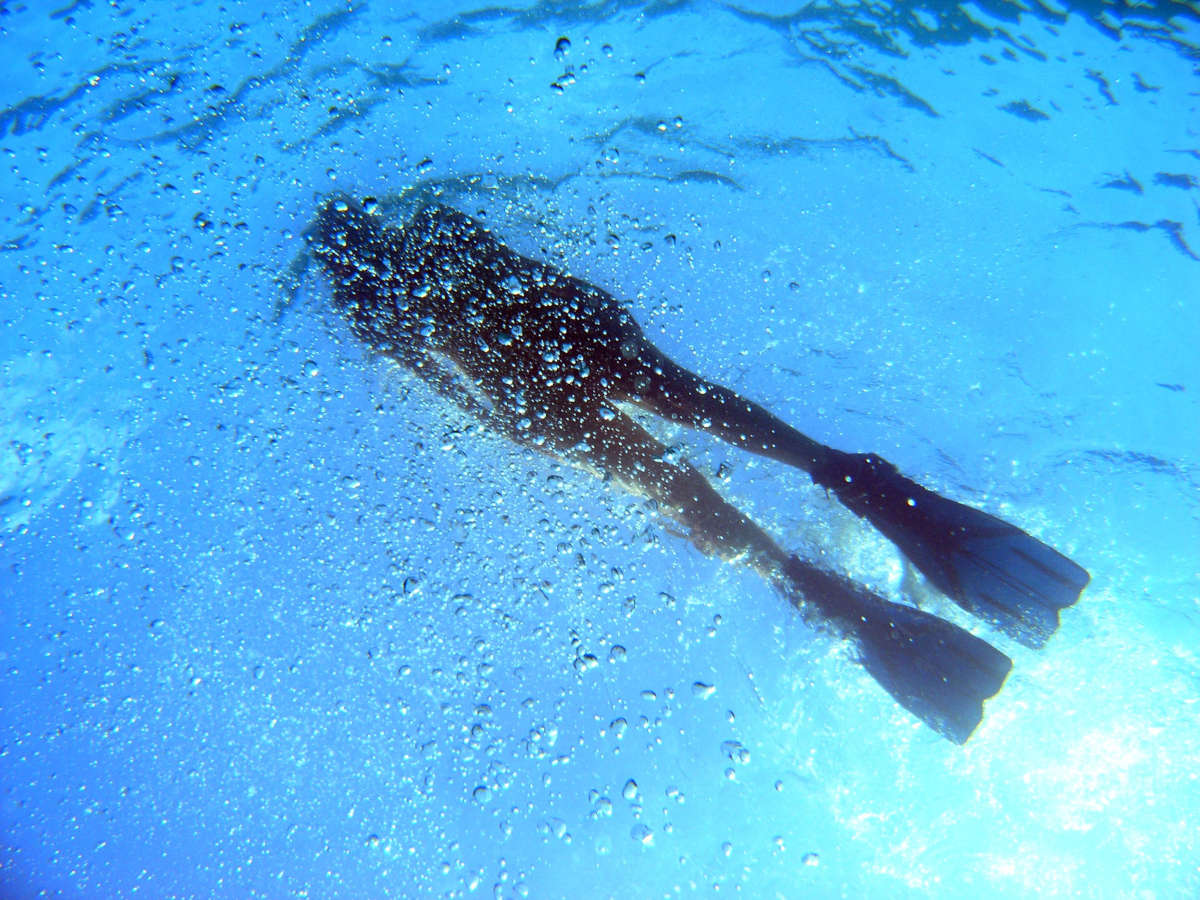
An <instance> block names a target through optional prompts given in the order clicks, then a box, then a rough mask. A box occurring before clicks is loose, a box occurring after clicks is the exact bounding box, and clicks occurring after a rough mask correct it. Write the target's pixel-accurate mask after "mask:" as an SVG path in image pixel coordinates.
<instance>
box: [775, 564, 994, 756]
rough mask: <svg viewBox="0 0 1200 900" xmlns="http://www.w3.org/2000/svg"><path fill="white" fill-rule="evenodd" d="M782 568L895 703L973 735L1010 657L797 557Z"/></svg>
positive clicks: (947, 733)
mask: <svg viewBox="0 0 1200 900" xmlns="http://www.w3.org/2000/svg"><path fill="white" fill-rule="evenodd" d="M784 574H785V575H786V579H787V583H788V584H789V585H790V586H791V587H794V588H795V589H796V591H797V592H798V593H799V595H800V597H801V598H802V599H803V600H804V602H805V604H806V606H808V607H810V608H813V609H814V611H815V612H817V613H818V614H819V615H820V616H821V617H822V618H824V619H825V620H826V621H827V622H829V623H830V624H831V625H832V626H833V627H834V628H835V629H837V630H838V631H840V632H841V633H842V634H843V635H845V636H846V637H847V638H849V639H851V640H853V641H854V642H855V644H856V645H857V648H858V653H859V660H860V662H862V664H863V667H864V668H866V670H867V671H868V672H869V673H870V674H871V677H873V678H874V679H875V680H876V681H877V682H878V683H879V685H880V686H881V687H882V688H883V689H884V690H886V691H887V692H888V693H889V694H891V695H892V697H893V698H894V699H895V700H896V702H897V703H899V704H900V705H901V706H903V707H904V708H905V709H907V710H908V711H909V712H911V713H912V714H913V715H915V716H916V717H917V718H919V719H920V720H921V721H922V722H924V723H925V724H926V725H928V726H929V727H930V728H932V729H933V730H934V731H936V732H937V733H938V734H940V735H942V737H944V738H946V739H948V740H951V741H953V742H954V743H956V744H962V743H964V742H965V741H966V740H967V738H969V737H970V736H971V732H973V731H974V730H975V728H976V727H977V726H978V725H979V723H980V721H981V720H982V719H983V701H985V700H986V699H987V698H989V697H991V696H993V695H994V694H995V693H996V692H997V691H999V690H1000V688H1001V687H1002V686H1003V685H1004V679H1005V678H1006V677H1007V676H1008V672H1009V670H1010V669H1011V668H1012V661H1011V660H1010V659H1009V658H1008V657H1007V656H1005V655H1004V654H1003V653H1001V652H1000V651H999V650H997V649H996V648H994V647H992V646H991V645H990V644H988V643H987V642H986V641H983V640H981V639H980V638H977V637H975V636H974V635H973V634H971V633H970V632H967V631H964V630H963V629H961V628H959V627H958V626H957V625H952V624H951V623H949V622H946V621H944V620H942V619H939V618H937V617H936V616H931V615H930V614H929V613H925V612H922V611H921V610H919V609H913V608H912V607H909V606H902V605H900V604H897V603H889V602H888V601H886V600H884V599H883V598H881V597H877V596H875V595H874V594H872V593H871V592H870V591H868V590H867V589H866V588H864V587H862V586H861V585H857V584H855V583H854V582H852V581H849V580H848V579H846V578H842V577H841V576H838V575H834V574H831V573H829V572H826V571H824V570H822V569H818V568H816V567H814V566H810V565H809V564H807V563H805V562H802V561H801V560H799V559H796V558H795V557H793V558H792V559H791V560H790V561H789V562H788V564H787V566H786V567H785V569H784Z"/></svg>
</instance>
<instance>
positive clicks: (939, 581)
mask: <svg viewBox="0 0 1200 900" xmlns="http://www.w3.org/2000/svg"><path fill="white" fill-rule="evenodd" d="M813 480H814V481H815V482H816V483H817V484H819V485H821V486H822V487H825V488H828V489H829V490H832V491H833V492H834V493H835V494H836V495H837V497H838V499H839V500H840V501H841V502H842V503H843V504H845V506H846V507H847V508H849V509H850V510H852V511H853V512H855V513H856V514H858V515H859V516H864V517H865V518H867V519H868V520H869V521H870V522H871V524H872V525H874V526H875V527H876V528H878V529H879V530H880V531H881V532H882V533H883V534H884V535H886V536H887V537H888V538H889V539H890V540H891V541H892V542H893V543H895V544H896V546H897V547H899V548H900V549H901V550H902V551H903V552H904V555H905V556H907V557H908V558H909V560H911V561H912V563H913V565H915V566H916V567H917V568H918V569H919V570H920V571H921V572H922V573H923V574H924V575H925V577H926V578H928V579H929V580H930V581H931V582H933V584H934V585H935V586H936V587H937V588H938V589H939V590H941V591H942V592H943V593H945V594H946V595H947V596H948V597H950V598H951V599H952V600H953V601H954V602H955V603H957V604H958V605H959V606H961V607H962V608H963V609H965V610H966V611H967V612H969V613H971V614H972V615H975V616H978V617H979V618H981V619H983V620H984V621H985V622H988V623H989V624H991V625H993V626H994V627H996V628H998V629H1000V630H1001V631H1003V632H1004V633H1005V634H1008V635H1009V636H1010V637H1012V638H1014V639H1015V640H1017V641H1019V642H1020V643H1022V644H1024V645H1025V646H1027V647H1033V648H1035V649H1037V648H1040V647H1041V646H1042V645H1043V644H1044V643H1045V642H1046V640H1047V638H1049V637H1050V635H1052V634H1053V633H1054V631H1055V630H1056V629H1057V628H1058V611H1059V610H1061V609H1065V608H1066V607H1068V606H1071V605H1072V604H1073V603H1075V601H1076V600H1078V599H1079V595H1080V593H1081V592H1082V591H1083V589H1084V588H1085V587H1086V586H1087V583H1088V581H1090V580H1091V576H1090V575H1089V574H1088V573H1087V572H1086V571H1085V570H1084V569H1082V568H1081V567H1080V566H1077V565H1076V564H1075V563H1073V562H1072V561H1071V560H1069V559H1067V558H1066V557H1065V556H1063V555H1062V554H1061V553H1059V552H1058V551H1056V550H1054V549H1053V548H1051V547H1048V546H1046V545H1045V544H1043V543H1042V542H1041V541H1039V540H1037V539H1036V538H1034V537H1031V536H1030V535H1028V534H1026V533H1025V532H1024V531H1022V530H1021V529H1020V528H1017V527H1016V526H1015V525H1010V524H1008V523H1007V522H1004V521H1002V520H1000V519H997V518H996V517H995V516H991V515H988V514H987V513H985V512H980V511H979V510H977V509H973V508H971V507H969V506H964V505H962V504H961V503H955V502H954V501H953V500H947V499H946V498H945V497H942V496H940V495H938V494H935V493H934V492H933V491H930V490H927V489H926V488H923V487H921V486H920V485H919V484H916V483H915V482H913V481H910V480H909V479H907V478H905V477H904V476H903V475H901V474H900V473H899V472H898V471H897V470H896V467H895V466H893V465H892V464H891V463H889V462H888V461H887V460H884V459H881V458H880V457H878V456H873V455H866V454H851V453H842V452H840V451H837V450H830V451H829V456H828V457H827V458H826V459H825V460H823V461H822V465H821V466H820V468H819V469H818V470H817V471H816V472H814V475H813Z"/></svg>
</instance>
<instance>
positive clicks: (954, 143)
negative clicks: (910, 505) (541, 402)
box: [0, 0, 1200, 900]
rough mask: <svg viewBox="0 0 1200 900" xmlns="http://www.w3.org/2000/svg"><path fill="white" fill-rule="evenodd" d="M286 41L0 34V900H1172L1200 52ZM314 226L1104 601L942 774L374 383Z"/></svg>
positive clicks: (849, 528)
mask: <svg viewBox="0 0 1200 900" xmlns="http://www.w3.org/2000/svg"><path fill="white" fill-rule="evenodd" d="M57 2H61V3H63V4H68V2H69V0H57ZM269 8H270V10H271V11H270V12H263V9H264V7H263V6H261V5H260V4H256V3H236V2H226V3H222V4H216V3H198V2H191V3H187V2H176V3H171V2H146V3H121V2H117V3H112V4H108V3H93V2H90V0H76V2H74V3H70V4H69V5H64V6H63V7H62V8H51V7H50V6H48V5H46V4H42V3H39V2H34V0H28V2H19V0H18V2H0V47H3V48H4V50H5V52H4V53H3V56H2V58H0V67H2V68H0V72H2V75H3V79H2V82H0V157H2V164H3V172H4V174H3V178H2V180H0V197H2V198H3V201H4V202H3V213H2V214H0V216H2V219H0V425H2V429H0V441H2V444H0V640H2V643H0V659H2V662H3V665H2V667H0V670H2V675H0V726H2V731H0V895H3V896H4V897H5V898H29V897H40V896H50V897H67V898H76V897H78V898H99V897H139V896H140V897H150V898H166V897H230V898H248V897H263V898H284V897H320V898H327V897H328V898H333V897H348V898H375V897H379V898H382V897H459V896H496V897H525V896H528V897H535V898H541V897H551V898H553V897H572V898H591V897H647V898H649V897H664V896H675V895H680V894H683V895H691V894H720V895H727V894H730V893H740V894H741V895H742V896H746V897H755V898H757V897H785V898H791V897H804V898H825V897H853V898H889V900H890V898H905V897H912V898H918V897H920V898H925V897H936V898H957V897H996V898H1021V897H1038V898H1045V897H1052V898H1060V897H1061V898H1067V897H1071V898H1074V897H1097V898H1108V897H1113V898H1117V897H1121V898H1124V897H1138V898H1184V897H1195V896H1198V895H1200V849H1198V846H1200V841H1198V840H1197V832H1196V827H1195V822H1196V817H1197V814H1198V812H1200V780H1198V779H1197V775H1196V759H1197V758H1200V660H1198V657H1197V649H1196V648H1197V647H1198V646H1200V566H1198V562H1197V560H1198V558H1200V555H1198V552H1197V551H1198V549H1200V468H1198V459H1200V411H1198V409H1197V398H1198V397H1200V355H1198V354H1197V353H1196V349H1195V348H1196V345H1197V340H1198V338H1200V304H1197V302H1196V301H1197V297H1200V102H1198V100H1197V97H1198V91H1197V88H1198V86H1200V79H1197V64H1198V63H1197V61H1198V59H1200V22H1198V20H1197V14H1196V12H1195V8H1194V6H1193V7H1190V8H1189V6H1187V5H1185V4H1182V3H1157V4H1151V5H1147V6H1137V7H1134V6H1127V5H1125V4H1101V3H1091V2H1081V3H1078V4H1074V3H1072V2H1070V0H1063V2H1047V3H1040V4H1039V3H1033V4H1025V5H1022V6H1018V5H1017V4H1014V3H1010V2H1001V0H986V2H979V3H971V4H963V5H953V4H947V3H942V2H926V3H916V4H911V5H908V4H905V5H897V6H887V5H883V4H879V3H873V4H865V3H864V4H856V3H846V4H836V3H830V2H825V0H816V2H813V3H807V4H806V3H787V2H783V0H779V2H754V0H746V2H745V3H742V4H722V3H717V2H705V0H693V2H686V0H683V2H671V0H657V2H655V0H649V2H636V0H618V2H603V3H594V4H588V3H582V2H569V0H565V2H553V3H551V2H545V3H541V4H539V5H536V6H534V5H529V6H524V7H522V6H515V5H513V6H508V5H497V6H474V5H472V4H471V3H464V4H455V3H449V2H447V3H440V4H416V3H413V4H411V5H410V6H409V7H404V6H402V5H400V4H388V3H384V2H375V3H371V4H366V3H361V4H357V5H354V6H349V5H347V4H345V3H340V2H337V0H311V2H280V3H275V4H271V5H270V7H269ZM563 37H565V38H567V39H568V42H569V47H568V46H566V44H564V43H563V42H562V41H560V38H563ZM556 45H558V47H559V50H558V53H557V54H556ZM337 189H340V190H351V191H355V192H359V193H364V194H366V193H370V194H374V195H377V196H379V197H381V198H385V199H386V200H388V201H389V202H394V203H395V204H396V208H400V207H401V206H403V204H404V202H405V198H407V197H412V196H414V194H415V193H416V192H421V191H424V192H426V193H428V192H436V191H440V192H441V196H442V199H443V201H444V202H447V203H450V204H452V205H454V206H457V207H458V208H460V209H463V210H465V211H467V212H469V213H471V214H476V215H481V216H483V217H484V218H486V220H487V221H488V223H489V225H490V226H491V227H492V228H493V230H494V231H495V232H496V233H497V234H499V235H501V236H502V237H503V238H504V240H505V241H506V242H507V243H509V244H510V245H511V246H513V247H515V248H517V249H520V250H522V251H523V252H526V253H529V254H532V255H535V256H538V257H539V258H542V259H546V260H549V261H551V262H553V263H554V264H556V265H558V266H561V267H563V268H565V269H568V270H570V271H571V272H573V273H575V274H577V275H580V276H581V277H585V278H587V279H588V280H591V281H593V282H595V283H597V284H599V285H602V286H604V287H605V288H607V289H609V290H610V291H612V292H613V293H614V294H615V295H617V296H619V297H621V298H623V299H624V300H626V301H627V302H628V303H629V305H630V307H631V309H632V310H633V312H634V313H635V315H636V316H637V318H638V319H639V321H641V322H642V323H643V325H644V326H645V328H646V331H647V333H648V334H649V335H650V336H651V337H652V338H653V339H654V340H655V341H656V342H657V343H659V345H660V346H662V347H663V348H664V349H666V350H667V351H668V352H670V353H671V354H672V355H674V356H675V357H676V358H678V359H679V360H680V361H681V362H684V363H685V364H687V365H689V366H691V367H693V368H695V369H697V370H699V371H702V372H703V373H705V374H706V375H708V376H710V377H712V378H714V379H717V380H720V381H723V382H725V383H727V384H729V385H731V386H732V387H734V388H736V389H738V390H739V391H741V392H743V393H746V394H748V395H750V396H753V397H755V398H757V399H759V400H760V401H762V402H764V403H766V404H767V405H768V406H769V407H771V409H772V410H774V411H775V412H776V413H778V414H779V415H781V416H783V417H784V418H786V419H787V420H789V421H790V422H792V423H793V424H795V425H797V426H798V427H800V428H801V429H802V430H805V431H807V432H809V433H811V434H813V435H814V436H815V437H818V438H820V439H822V440H824V441H827V442H829V443H833V444H835V445H837V446H840V447H842V448H844V449H848V450H873V451H878V452H881V453H883V454H884V455H885V456H887V457H888V458H890V459H892V460H893V461H894V462H895V463H897V464H898V465H899V466H900V467H901V468H902V469H903V470H904V471H906V472H908V473H909V474H911V475H913V476H915V477H918V478H919V479H921V480H922V481H923V482H924V483H926V484H928V485H929V486H931V487H933V488H934V489H936V490H939V491H942V492H944V493H946V494H947V495H949V496H952V497H954V498H956V499H959V500H962V501H965V502H969V503H972V504H974V505H977V506H980V507H982V508H985V509H987V510H989V511H991V512H993V513H997V514H1000V515H1002V516H1004V517H1005V518H1007V519H1009V520H1011V521H1013V522H1015V523H1017V524H1019V525H1021V526H1022V527H1024V528H1026V529H1028V530H1030V531H1031V532H1033V533H1035V534H1037V535H1038V536H1039V537H1041V538H1043V539H1045V540H1047V541H1048V542H1050V543H1052V544H1054V545H1055V546H1057V547H1059V548H1060V549H1062V550H1063V551H1064V552H1066V553H1068V554H1069V555H1071V556H1072V557H1073V558H1075V559H1077V560H1078V561H1079V562H1080V563H1081V564H1083V565H1084V566H1086V567H1087V568H1088V569H1089V570H1090V571H1091V573H1092V575H1093V581H1092V584H1091V586H1090V587H1089V589H1088V590H1087V591H1086V592H1085V594H1084V597H1083V599H1082V601H1081V602H1080V604H1079V605H1078V606H1077V607H1076V608H1074V609H1072V610H1069V611H1067V612H1066V613H1065V614H1064V616H1063V624H1062V628H1061V630H1060V632H1059V634H1058V635H1057V636H1056V637H1055V638H1054V639H1053V640H1052V641H1051V642H1050V643H1049V644H1048V645H1047V647H1046V648H1045V649H1044V650H1043V651H1041V652H1033V651H1030V650H1026V649H1024V648H1022V647H1020V646H1018V645H1015V644H1013V643H1012V642H1011V641H1007V640H1006V639H1004V638H1003V637H1002V636H1000V635H997V634H996V633H994V632H988V631H986V630H983V631H981V632H980V633H981V634H982V635H983V636H985V637H987V638H988V639H989V640H991V641H993V642H994V643H996V644H997V646H999V647H1000V648H1001V649H1003V650H1004V651H1005V652H1006V653H1008V654H1009V655H1010V656H1012V657H1013V659H1014V661H1015V665H1016V668H1015V670H1014V673H1013V675H1012V676H1011V677H1010V678H1009V681H1008V683H1007V685H1006V687H1005V688H1004V690H1003V691H1002V692H1001V693H1000V694H999V695H998V696H997V697H996V698H995V699H994V700H992V701H991V702H990V703H989V704H988V707H987V715H986V718H985V720H984V723H983V725H982V726H981V728H980V729H979V731H978V732H977V733H976V734H975V736H974V737H973V738H972V740H971V741H970V742H969V743H968V744H967V745H966V746H964V747H957V746H954V745H952V744H950V743H948V742H946V741H943V740H942V739H940V738H938V737H937V735H936V734H934V733H933V732H932V731H931V730H929V729H928V728H926V727H924V726H922V725H921V724H920V723H918V722H917V721H916V720H915V719H913V718H912V717H911V716H910V715H909V714H908V713H906V712H905V711H904V710H903V709H901V708H900V707H898V706H897V705H896V704H895V703H893V702H892V700H891V699H890V698H889V697H888V696H887V695H886V694H885V693H884V692H883V691H882V690H880V689H879V688H878V687H877V686H876V685H875V684H874V683H873V682H872V681H871V680H870V678H869V677H868V676H867V675H866V674H864V673H863V671H862V670H861V669H860V668H859V667H858V666H857V665H856V664H855V663H854V661H853V659H852V658H851V656H850V654H849V653H848V652H847V651H846V649H845V648H843V647H840V646H839V645H838V643H837V642H836V641H834V640H832V639H831V638H829V637H827V636H824V635H820V634H816V633H814V632H813V631H811V630H810V629H809V628H808V627H807V626H806V625H805V624H804V623H803V622H802V621H800V619H799V617H798V616H796V615H795V613H794V611H793V610H791V609H790V608H788V607H787V605H786V604H785V603H784V602H783V601H782V600H781V599H780V598H779V597H778V596H776V595H775V594H774V593H773V592H772V591H771V590H770V588H769V587H767V586H766V585H765V584H763V583H762V582H761V581H759V580H758V579H757V577H756V576H754V575H753V574H751V573H749V572H748V571H745V570H740V569H737V568H735V567H731V566H727V565H722V564H720V563H718V562H716V561H713V560H710V559H707V558H704V557H702V556H700V555H699V554H698V553H697V552H696V551H695V550H693V549H692V548H691V547H690V546H689V545H687V544H686V543H685V542H683V541H681V540H679V539H678V538H677V537H675V536H673V535H672V534H671V533H670V531H669V529H666V528H664V527H663V525H662V524H661V523H660V522H659V521H658V520H657V519H655V517H654V516H653V514H652V512H651V511H650V510H648V509H647V508H646V507H645V505H644V504H643V503H642V502H641V501H638V500H637V499H635V498H632V497H625V496H621V495H619V494H617V493H616V492H615V491H614V490H612V489H610V488H609V487H608V486H606V485H604V484H603V483H601V482H600V481H598V480H595V479H593V478H592V477H591V476H589V475H588V474H586V473H583V472H579V471H576V470H573V469H570V468H567V467H564V466H561V465H558V464H556V463H554V462H552V461H551V460H549V459H546V458H542V457H538V456H534V455H530V454H529V453H527V452H526V451H523V450H520V449H518V448H516V447H512V446H509V445H507V444H506V443H504V442H503V441H502V440H501V439H500V438H498V437H495V436H492V435H488V434H480V433H478V430H477V429H476V428H474V427H473V426H472V424H471V423H470V422H469V421H467V420H466V419H464V418H463V417H462V416H461V415H459V414H458V413H456V412H454V411H452V410H450V409H448V408H447V407H446V406H445V405H444V403H443V402H442V401H440V400H439V399H438V398H437V397H435V396H434V395H433V394H432V393H431V392H430V391H429V390H428V389H427V388H425V387H423V386H422V385H421V384H420V383H418V382H415V381H413V380H412V379H411V378H409V377H407V376H405V375H403V374H402V373H399V372H396V371H393V370H391V369H389V368H388V367H387V365H385V364H384V363H383V362H381V361H380V360H378V359H372V358H370V357H368V356H366V355H365V354H364V353H363V352H362V350H361V349H360V348H359V347H358V346H357V345H356V344H355V342H354V340H353V338H352V337H351V335H350V333H349V330H348V328H347V327H346V326H345V324H344V323H342V322H340V321H339V320H338V319H337V318H336V317H335V316H334V315H333V314H332V312H331V311H330V309H329V288H328V285H327V284H326V283H325V282H323V281H322V280H321V278H320V277H319V276H318V275H317V274H316V272H315V270H310V271H308V272H307V273H304V274H300V275H295V274H289V273H296V272H298V271H299V269H298V268H295V267H293V263H294V262H295V260H296V258H297V256H298V255H299V254H300V253H301V249H302V241H301V238H300V236H299V235H300V232H301V231H302V229H303V228H304V227H305V225H306V224H307V222H308V221H309V219H310V217H311V215H312V214H313V211H314V209H315V206H316V204H317V203H318V202H319V199H320V198H321V197H323V196H325V195H327V194H328V193H329V192H331V191H333V190H337ZM293 294H294V300H293V299H291V298H292V297H293ZM289 300H290V302H289ZM663 435H664V437H665V438H667V439H668V440H670V441H671V442H675V443H678V444H679V445H681V446H683V447H685V448H686V450H685V452H686V453H687V456H688V458H689V459H691V460H692V461H693V462H694V463H695V464H696V465H698V466H699V467H700V468H701V469H703V470H704V471H706V472H709V473H715V472H716V471H717V469H718V468H719V467H721V466H724V470H725V472H726V473H727V475H728V477H726V478H721V479H719V480H718V481H717V484H718V485H719V487H720V489H721V490H722V491H723V492H724V493H725V494H726V495H727V496H728V497H730V498H731V499H732V500H733V501H734V502H736V503H737V504H738V505H739V506H740V507H742V508H744V509H746V510H747V511H749V512H751V513H752V514H753V515H754V516H755V517H756V519H758V520H759V521H761V522H762V523H763V524H764V525H765V526H767V527H768V528H769V529H770V530H771V532H772V533H773V534H774V535H776V536H777V537H778V538H779V540H780V541H781V542H783V543H784V544H785V545H787V546H789V547H795V548H798V549H803V550H805V551H806V552H808V553H811V554H821V555H822V557H823V558H824V560H825V562H826V564H827V565H830V566H834V567H836V568H838V569H840V570H842V571H846V572H850V573H853V574H854V575H855V576H856V577H858V578H860V579H862V580H864V581H865V582H866V583H868V584H869V585H871V586H872V587H873V588H874V589H876V590H878V591H880V592H882V593H884V594H886V595H887V596H889V597H891V598H892V599H896V600H902V601H906V602H914V601H919V602H921V603H922V604H923V605H925V606H926V607H927V608H929V609H931V610H933V611H935V612H937V613H938V614H941V615H944V616H946V617H948V618H951V619H953V620H954V621H956V622H959V623H960V624H963V625H971V623H970V621H969V620H968V619H967V618H966V617H965V616H964V615H963V614H961V613H959V612H958V611H957V610H956V609H955V608H954V607H952V606H951V605H950V604H949V603H948V602H947V601H946V600H944V599H943V598H941V597H939V596H937V595H936V594H935V593H934V592H932V591H929V590H925V589H923V588H922V587H921V585H920V584H919V582H918V581H915V580H914V579H913V578H912V577H911V576H910V575H909V574H908V573H907V572H906V570H905V567H904V565H903V563H902V561H901V559H900V557H899V556H898V554H897V553H896V551H895V550H894V549H892V548H891V546H890V545H888V544H887V543H886V542H884V541H883V540H882V539H880V538H878V537H877V536H876V535H874V534H873V533H872V532H871V531H870V530H869V529H868V528H867V527H866V526H864V525H863V524H862V523H860V522H859V521H858V520H856V519H855V518H854V517H853V516H852V515H851V514H849V513H847V512H845V511H843V510H841V509H839V508H835V506H834V505H833V504H831V503H830V502H829V501H828V500H827V498H825V497H824V495H823V492H821V491H819V490H816V489H814V488H813V487H812V486H811V484H810V483H809V482H808V479H807V478H806V477H805V476H803V475H802V474H799V473H796V472H794V471H789V470H785V469H783V468H782V467H779V466H776V465H774V464H770V463H766V462H763V461H761V460H757V459H753V458H750V457H747V456H744V455H741V454H739V453H737V452H736V451H732V450H730V449H728V448H725V447H722V446H718V445H716V444H713V443H712V442H709V441H707V440H706V439H704V438H703V437H702V436H698V435H694V434H683V433H680V432H672V431H668V432H663ZM697 683H699V684H701V685H710V686H712V688H713V689H712V690H711V691H709V690H707V689H703V688H693V685H695V684H697Z"/></svg>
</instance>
